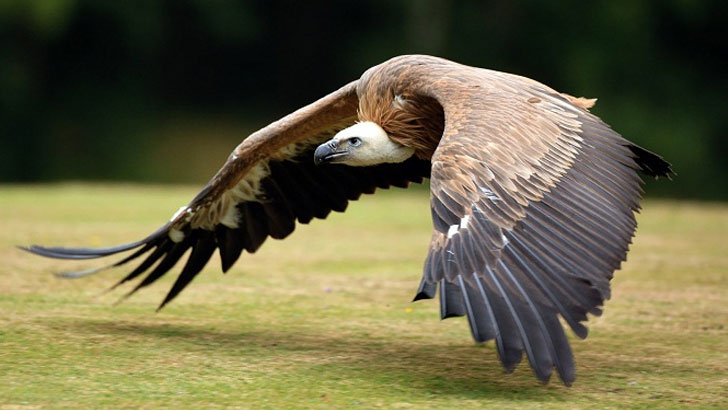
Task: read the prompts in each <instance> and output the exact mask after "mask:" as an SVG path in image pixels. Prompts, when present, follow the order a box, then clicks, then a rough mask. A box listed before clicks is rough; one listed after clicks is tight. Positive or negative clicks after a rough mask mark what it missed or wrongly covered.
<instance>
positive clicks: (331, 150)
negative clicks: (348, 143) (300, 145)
mask: <svg viewBox="0 0 728 410" xmlns="http://www.w3.org/2000/svg"><path fill="white" fill-rule="evenodd" d="M338 148H339V143H338V142H336V141H335V140H331V141H327V142H324V143H323V144H321V145H319V146H318V148H316V151H314V153H313V163H314V164H316V165H320V164H322V163H327V162H332V161H333V160H334V159H335V158H339V157H343V156H346V155H347V154H348V153H349V151H347V150H343V151H339V150H338Z"/></svg>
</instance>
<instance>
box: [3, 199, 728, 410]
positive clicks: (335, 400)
mask: <svg viewBox="0 0 728 410" xmlns="http://www.w3.org/2000/svg"><path fill="white" fill-rule="evenodd" d="M195 192H196V188H195V187H162V186H125V185H115V186H104V185H58V186H56V185H51V186H32V187H25V186H5V187H0V259H1V260H2V264H0V409H14V408H38V407H41V408H43V407H48V408H58V407H73V408H77V407H82V408H98V407H112V406H113V407H131V408H137V407H144V408H169V407H173V408H199V407H200V406H205V407H246V408H247V407H250V408H288V407H303V408H307V407H323V408H328V407H334V408H340V407H358V408H372V407H380V406H381V407H385V408H400V407H435V408H459V409H463V408H478V407H482V406H485V405H490V406H496V407H499V408H563V407H567V408H582V407H604V408H608V407H613V408H624V407H647V406H663V407H664V406H668V407H670V406H672V407H678V406H696V407H716V408H718V407H723V408H726V407H728V206H727V205H718V204H699V203H687V202H685V203H684V202H668V201H646V202H645V204H644V208H645V209H644V211H643V213H642V214H641V215H640V216H639V221H640V228H639V229H638V233H637V237H636V239H635V243H634V245H633V248H632V251H631V253H630V254H629V262H628V263H626V264H625V265H624V268H623V269H622V270H621V271H619V272H617V275H616V278H615V279H614V280H613V282H612V284H613V296H612V300H610V301H608V302H607V304H606V308H605V313H604V315H603V316H602V317H599V318H593V319H592V320H590V322H589V326H590V329H591V332H590V335H589V337H588V338H587V340H585V341H580V340H576V339H572V340H573V349H574V353H575V356H576V362H577V372H578V378H577V380H576V383H575V384H574V386H573V387H571V388H567V387H564V386H562V385H561V384H560V383H559V381H558V379H557V378H556V377H554V378H553V380H552V382H551V384H549V385H545V386H544V385H541V384H540V383H539V382H538V381H537V380H536V378H535V377H534V376H533V375H532V374H531V371H530V369H529V368H528V366H527V364H526V363H521V365H520V366H519V367H518V368H517V369H516V371H515V372H514V373H513V374H510V375H508V374H504V372H503V371H502V370H501V367H500V364H499V363H498V360H497V358H496V354H495V351H494V347H493V345H492V344H491V343H489V344H485V345H481V346H476V345H475V344H474V343H473V342H472V339H471V337H470V333H469V330H468V328H467V323H466V321H465V320H464V318H458V319H449V320H446V321H440V320H439V317H438V313H437V311H438V306H437V304H436V302H435V301H423V302H418V303H414V304H412V303H410V300H411V298H412V296H413V295H414V291H415V288H416V286H417V284H418V283H419V282H418V281H419V278H420V268H421V264H422V261H423V259H424V256H425V249H426V247H427V243H428V240H429V236H430V229H431V226H430V221H429V219H430V217H429V209H428V203H427V199H426V196H427V193H426V191H424V190H412V191H403V190H396V191H391V192H389V191H385V192H381V193H379V194H378V195H376V196H369V197H365V198H364V199H363V200H361V201H359V202H355V203H352V204H350V208H349V211H348V212H347V213H346V214H335V215H332V216H331V217H329V219H328V220H326V221H314V222H313V223H312V224H311V225H309V226H299V227H297V230H296V232H295V233H294V235H292V236H291V237H290V238H288V239H287V240H285V241H274V240H269V241H268V242H267V243H266V244H265V245H264V246H263V248H262V249H261V251H259V252H258V253H257V254H255V255H245V256H243V257H242V258H241V260H240V261H238V263H237V265H236V266H235V267H234V268H233V269H232V270H231V271H230V272H229V273H228V274H227V275H222V274H220V273H219V263H218V261H217V259H215V260H214V263H212V264H211V265H210V266H208V268H207V269H206V270H205V271H204V272H203V274H201V275H200V276H199V277H198V278H197V279H196V280H195V282H194V283H193V284H192V285H191V286H190V287H189V288H188V289H187V290H186V291H185V292H183V293H182V294H181V295H180V297H178V298H177V299H176V300H175V301H174V302H173V303H172V304H171V305H170V306H168V307H167V308H165V309H164V310H163V311H161V312H160V313H154V309H155V308H156V307H157V304H158V303H159V302H160V301H161V299H162V298H163V296H164V294H165V293H166V291H167V289H168V288H169V286H170V285H171V280H172V278H170V277H167V278H165V279H164V280H162V281H161V282H162V283H157V284H155V285H154V286H152V287H151V288H148V289H145V290H143V291H141V292H140V293H138V294H137V295H135V296H134V297H132V298H131V299H129V300H127V301H125V302H124V303H122V304H120V305H116V306H114V305H113V302H115V301H116V300H117V299H118V298H119V297H120V296H121V295H122V294H123V293H124V292H125V291H126V290H128V289H129V288H128V287H126V288H124V289H121V290H117V291H114V292H111V293H104V290H105V289H107V288H108V287H109V286H110V285H111V284H113V283H114V282H115V280H118V278H120V276H121V275H122V273H124V272H126V271H127V270H126V269H117V270H112V271H107V272H104V273H101V274H98V275H97V276H93V277H90V278H86V279H80V280H61V279H57V278H55V277H54V276H53V275H51V272H58V271H63V270H70V269H78V268H85V267H90V266H97V264H98V261H96V262H95V263H94V262H67V261H55V260H49V259H43V258H39V257H34V256H32V255H29V254H25V253H22V252H21V251H19V250H17V249H15V248H14V245H17V244H30V243H42V244H53V245H60V244H62V245H67V246H71V245H91V246H101V245H110V244H116V243H120V242H126V241H131V240H135V239H138V238H139V237H141V236H142V235H145V234H147V233H149V232H151V231H152V230H153V229H155V228H156V227H157V226H158V225H161V223H163V222H164V221H166V220H167V219H168V218H169V217H170V216H171V215H172V213H174V211H175V210H176V209H177V208H178V207H179V206H180V205H183V204H185V203H186V202H187V201H188V200H189V199H190V198H191V197H192V196H193V195H194V194H195Z"/></svg>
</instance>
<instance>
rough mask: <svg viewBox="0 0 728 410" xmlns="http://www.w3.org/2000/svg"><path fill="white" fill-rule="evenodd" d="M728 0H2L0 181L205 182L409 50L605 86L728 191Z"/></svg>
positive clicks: (661, 141)
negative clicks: (283, 124) (249, 145)
mask: <svg viewBox="0 0 728 410" xmlns="http://www.w3.org/2000/svg"><path fill="white" fill-rule="evenodd" d="M727 17H728V2H726V1H725V0H722V1H690V0H652V1H633V0H613V1H597V2H584V1H546V0H543V1H527V2H518V1H507V0H499V1H457V2H456V1H445V0H438V1H418V0H410V1H391V0H377V1H367V2H354V1H340V2H321V1H291V2H275V1H247V2H246V1H233V0H175V1H171V0H170V1H115V0H17V1H16V0H0V181H4V182H29V181H57V180H69V179H72V180H123V181H144V182H147V181H155V182H184V183H199V184H203V183H204V182H206V180H207V179H208V178H209V177H210V176H211V175H212V174H213V173H214V172H215V171H216V170H217V169H218V167H219V166H220V165H221V164H222V163H223V161H224V160H225V158H226V157H227V155H228V153H229V152H230V150H231V149H232V148H233V147H234V146H235V145H236V144H237V143H238V142H239V141H240V140H242V139H243V138H244V137H245V136H246V135H248V134H249V133H250V132H252V131H254V130H255V129H257V128H259V127H262V126H264V125H266V124H267V123H269V122H271V121H272V120H275V119H277V118H279V117H280V116H282V115H284V114H286V113H288V112H290V111H292V110H294V109H296V108H298V107H300V106H302V105H304V104H306V103H309V102H311V101H313V100H315V99H317V98H319V97H321V96H323V95H324V94H326V93H328V92H330V91H332V90H334V89H336V88H338V87H339V86H341V85H343V84H344V83H345V82H348V81H350V80H352V79H355V78H357V77H358V76H359V75H360V74H361V73H362V72H363V71H364V70H365V69H366V68H368V67H370V66H372V65H375V64H378V63H380V62H382V61H384V60H385V59H387V58H389V57H392V56H395V55H398V54H409V53H426V54H433V55H439V56H442V57H446V58H449V59H452V60H455V61H458V62H462V63H465V64H469V65H474V66H481V67H488V68H493V69H497V70H502V71H508V72H514V73H518V74H521V75H525V76H528V77H531V78H534V79H536V80H539V81H542V82H544V83H546V84H548V85H550V86H552V87H554V88H556V89H558V90H560V91H563V92H568V93H570V94H574V95H578V96H587V97H598V98H599V103H598V104H597V106H596V108H595V109H594V112H595V113H596V114H598V115H600V116H601V117H602V118H603V119H604V120H605V121H606V122H608V123H609V124H611V125H612V126H613V127H614V128H615V129H616V130H618V131H619V132H621V133H622V134H623V135H625V136H626V137H627V138H629V139H631V140H633V141H635V142H637V143H639V144H641V145H643V146H645V147H646V148H648V149H651V150H654V151H656V152H658V153H660V154H661V155H663V156H664V157H665V158H666V159H668V160H669V161H671V162H672V163H673V165H674V168H675V170H676V171H677V172H678V174H679V175H678V177H677V178H676V179H675V180H674V181H673V182H671V183H660V184H654V186H651V187H650V189H649V192H650V194H652V195H658V196H672V197H691V198H702V199H728V183H726V182H725V181H724V178H725V177H726V176H728V161H727V160H726V157H727V156H728V142H726V139H725V136H726V131H727V130H728V115H727V114H726V113H725V112H724V111H725V109H726V107H727V104H726V102H725V100H726V97H727V96H728V75H726V71H727V69H728V64H726V63H727V62H728V40H727V39H728V36H727V35H726V34H725V33H726V29H725V23H726V18H727Z"/></svg>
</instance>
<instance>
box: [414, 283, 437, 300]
mask: <svg viewBox="0 0 728 410" xmlns="http://www.w3.org/2000/svg"><path fill="white" fill-rule="evenodd" d="M436 293H437V282H433V283H428V282H427V280H425V278H422V282H420V287H419V288H418V289H417V294H416V295H415V297H414V299H412V301H413V302H417V301H418V300H422V299H432V298H434V297H435V294H436Z"/></svg>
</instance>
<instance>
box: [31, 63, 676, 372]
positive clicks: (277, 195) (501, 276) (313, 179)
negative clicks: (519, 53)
mask: <svg viewBox="0 0 728 410" xmlns="http://www.w3.org/2000/svg"><path fill="white" fill-rule="evenodd" d="M593 103H594V101H593V100H586V99H580V98H575V97H571V96H569V95H566V94H561V93H558V92H556V91H554V90H552V89H551V88H549V87H547V86H545V85H543V84H540V83H538V82H536V81H533V80H530V79H528V78H525V77H519V76H516V75H512V74H505V73H501V72H497V71H491V70H485V69H480V68H473V67H468V66H463V65H460V64H457V63H454V62H451V61H447V60H444V59H440V58H436V57H429V56H401V57H396V58H393V59H391V60H389V61H386V62H384V63H382V64H380V65H378V66H375V67H372V68H371V69H369V70H367V71H366V72H365V73H364V74H363V75H362V77H361V78H360V79H359V80H357V81H354V82H352V83H349V84H347V85H346V86H344V87H342V88H341V89H339V90H337V91H335V92H334V93H331V94H329V95H328V96H326V97H324V98H322V99H321V100H319V101H317V102H315V103H313V104H311V105H308V106H306V107H303V108H301V109H299V110H298V111H296V112H294V113H292V114H290V115H288V116H286V117H284V118H282V119H280V120H278V121H276V122H274V123H272V124H271V125H269V126H267V127H265V128H263V129H261V130H260V131H258V132H256V133H254V134H253V135H251V136H250V137H249V138H247V139H245V140H244V141H243V142H242V143H241V144H240V145H239V146H238V147H237V148H236V149H235V150H234V151H233V153H232V154H231V155H230V157H229V158H228V160H227V162H226V163H225V165H224V166H223V167H222V169H221V170H220V171H219V172H218V173H217V174H216V175H215V176H214V177H213V178H212V180H211V181H210V182H209V183H208V184H207V186H205V188H204V189H203V190H202V191H201V192H200V193H199V194H198V195H197V196H196V197H195V198H194V199H193V200H192V201H191V202H190V204H189V205H187V206H185V207H183V208H182V209H180V211H179V212H178V213H176V214H175V215H174V217H173V218H172V219H171V220H170V221H169V222H168V223H167V224H166V225H165V226H163V227H162V228H160V229H159V230H158V231H157V232H155V233H154V234H152V235H150V236H149V237H147V238H145V239H143V240H141V241H139V242H135V243H132V244H128V245H122V246H118V247H113V248H105V249H71V248H47V247H40V246H31V247H29V248H27V250H30V251H31V252H34V253H37V254H41V255H44V256H50V257H57V258H66V259H86V258H96V257H101V256H107V255H111V254H116V253H118V252H122V251H127V250H132V249H136V251H135V252H134V253H132V254H131V255H130V256H128V257H126V258H125V259H123V260H121V261H120V262H117V263H115V264H114V265H112V266H118V265H121V264H124V263H127V262H129V261H131V260H134V259H136V258H138V257H141V256H142V255H145V259H144V260H143V261H142V262H141V264H140V265H139V266H138V267H137V268H136V269H134V270H133V271H132V272H131V273H129V274H128V275H127V276H126V277H124V278H123V279H122V280H121V281H120V282H119V284H121V283H124V282H127V281H129V280H132V279H135V278H137V277H139V276H140V275H142V274H144V273H146V272H147V271H149V270H150V272H149V273H147V274H146V276H145V277H144V279H143V280H142V281H141V282H140V283H139V284H138V285H137V286H136V287H135V288H134V289H133V290H132V291H131V292H130V293H133V292H134V291H136V290H137V289H139V288H141V287H144V286H147V285H149V284H151V283H152V282H154V281H155V280H156V279H158V278H159V277H161V276H162V275H164V274H165V273H166V272H167V271H169V270H170V269H171V268H172V267H173V266H174V265H175V263H176V262H177V261H178V260H179V259H180V258H181V257H182V256H183V254H184V253H185V251H187V250H188V249H190V248H192V252H191V253H190V256H189V258H188V260H187V263H186V265H185V266H184V268H183V269H182V272H181V273H180V275H179V277H178V279H177V281H176V282H175V284H174V285H173V287H172V289H171V290H170V292H169V294H168V295H167V297H166V298H165V300H164V301H163V302H162V305H161V306H164V304H166V303H168V302H169V301H170V300H172V299H173V298H174V297H175V296H176V295H177V294H178V293H179V292H180V291H181V290H182V289H183V288H184V287H185V286H186V285H187V284H188V283H189V282H190V281H191V280H192V279H193V278H194V277H195V276H196V275H197V274H198V273H199V272H200V270H201V269H202V268H203V267H204V265H205V264H206V263H207V261H208V260H209V259H210V257H211V256H212V254H213V253H214V251H215V249H219V252H220V257H221V260H222V267H223V270H224V271H227V270H228V269H229V268H230V266H232V264H233V263H234V262H235V261H236V260H237V259H238V258H239V256H240V254H241V253H242V251H243V250H246V251H247V252H250V253H252V252H255V251H256V250H257V249H258V248H259V247H260V245H261V244H262V243H263V241H264V240H265V239H266V238H267V237H268V236H270V237H273V238H276V239H282V238H284V237H286V236H288V235H289V234H290V233H291V232H292V231H293V230H294V228H295V222H296V221H299V222H301V223H308V222H310V221H311V220H312V219H313V218H325V217H326V216H327V215H328V213H330V212H331V211H332V210H334V211H343V210H344V209H345V208H346V206H347V203H348V201H349V200H355V199H357V198H358V197H359V196H360V195H361V194H362V193H373V192H374V190H375V189H376V188H377V187H382V188H386V187H389V186H401V187H406V186H407V185H408V184H409V183H410V182H421V181H422V180H423V179H424V178H430V179H431V188H430V189H431V200H430V202H431V209H432V219H433V225H434V230H433V235H432V239H431V244H430V249H429V252H428V255H427V258H426V261H425V267H424V274H423V279H422V282H421V284H420V287H419V289H418V291H417V295H416V297H415V299H416V300H417V299H423V298H433V297H434V296H435V295H436V294H439V296H440V305H441V315H442V317H443V318H447V317H451V316H467V317H468V321H469V324H470V328H471V330H472V334H473V337H474V338H475V340H477V341H479V342H482V341H486V340H495V342H496V347H497V350H498V355H499V357H500V359H501V362H502V363H503V365H504V367H505V368H506V369H507V370H508V371H510V370H512V369H513V368H514V366H515V365H516V364H517V363H518V362H519V361H520V360H521V357H522V353H523V352H524V351H525V352H526V356H527V358H528V360H529V362H530V364H531V367H532V368H533V370H534V372H535V373H536V375H537V376H538V377H539V379H541V380H542V381H547V380H548V378H549V376H550V374H551V369H552V368H553V367H556V368H557V370H558V373H559V375H560V377H561V379H562V381H563V382H564V383H566V384H570V383H572V382H573V380H574V377H575V372H574V363H573V357H572V354H571V350H570V348H569V344H568V341H567V339H566V335H565V333H564V330H563V328H562V326H561V324H560V323H559V320H558V317H559V316H561V317H563V318H564V320H565V321H566V322H567V324H568V325H569V326H570V327H571V329H572V330H573V331H574V332H575V333H576V334H577V335H578V336H580V337H582V338H584V337H586V333H587V329H586V327H584V326H583V325H582V324H581V322H583V321H585V320H586V319H587V313H592V314H597V315H598V314H600V313H601V310H600V306H601V305H602V303H603V301H604V299H606V298H608V297H609V280H610V279H611V277H612V275H613V272H614V271H615V270H616V269H618V268H619V266H620V264H621V262H622V261H624V260H625V258H626V253H627V249H628V245H629V243H630V241H631V238H632V235H633V233H634V229H635V226H636V222H635V218H634V212H635V211H636V210H637V209H638V208H639V203H638V201H639V198H640V195H641V192H642V191H641V187H640V184H641V180H640V178H639V177H638V175H637V173H636V171H637V170H641V171H643V172H645V173H647V174H648V175H653V176H669V174H670V173H671V172H672V171H671V170H670V168H669V164H667V163H666V162H665V161H663V160H662V159H661V158H659V157H658V156H656V155H654V154H652V153H650V152H649V151H646V150H644V149H642V148H639V147H637V146H636V145H634V144H632V143H630V142H629V141H627V140H625V139H624V138H622V137H621V136H620V135H619V134H617V133H616V132H614V131H612V130H611V129H610V128H609V127H608V126H607V125H606V124H604V123H603V122H602V121H601V120H600V119H599V118H597V117H596V116H594V115H592V114H591V113H589V112H588V108H590V107H591V106H592V105H593ZM155 264H156V265H155ZM90 272H91V271H88V272H84V273H83V274H86V273H90ZM69 276H82V275H80V274H75V275H74V274H71V275H69ZM161 306H160V307H161Z"/></svg>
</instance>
